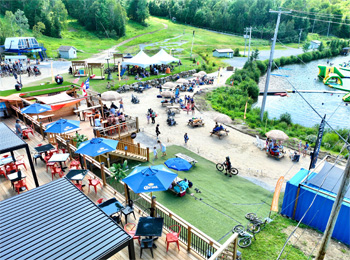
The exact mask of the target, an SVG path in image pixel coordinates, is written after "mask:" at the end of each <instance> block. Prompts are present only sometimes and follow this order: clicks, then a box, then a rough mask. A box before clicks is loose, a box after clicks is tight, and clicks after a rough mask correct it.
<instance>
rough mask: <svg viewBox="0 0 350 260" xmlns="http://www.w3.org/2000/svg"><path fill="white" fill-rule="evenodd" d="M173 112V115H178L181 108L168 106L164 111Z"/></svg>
mask: <svg viewBox="0 0 350 260" xmlns="http://www.w3.org/2000/svg"><path fill="white" fill-rule="evenodd" d="M171 110H174V112H175V113H180V112H181V108H180V107H179V106H168V107H167V108H166V111H167V112H168V111H171Z"/></svg>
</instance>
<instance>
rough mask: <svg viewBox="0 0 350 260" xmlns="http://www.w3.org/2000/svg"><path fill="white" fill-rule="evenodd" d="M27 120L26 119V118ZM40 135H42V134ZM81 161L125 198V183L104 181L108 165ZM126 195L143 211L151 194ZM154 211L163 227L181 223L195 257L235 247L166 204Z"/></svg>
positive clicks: (71, 149)
mask: <svg viewBox="0 0 350 260" xmlns="http://www.w3.org/2000/svg"><path fill="white" fill-rule="evenodd" d="M12 108H13V109H14V111H16V112H17V114H18V116H19V117H24V118H26V119H27V120H28V121H30V124H34V125H36V126H39V128H38V127H35V128H34V130H35V131H36V132H38V133H39V134H41V132H42V131H45V129H46V128H45V126H42V124H40V123H39V122H37V121H36V120H35V119H33V118H32V117H26V115H25V114H22V113H21V111H20V110H19V109H17V108H16V107H12ZM27 123H28V122H27ZM43 136H44V135H43ZM55 141H56V142H57V143H58V144H59V145H61V146H64V147H65V148H66V149H67V151H68V152H69V153H71V155H72V154H73V153H74V152H75V151H76V149H77V148H76V147H75V146H74V145H73V144H72V143H71V142H70V141H69V140H66V139H65V138H64V137H63V136H60V135H56V136H55ZM83 161H84V165H85V166H87V168H90V169H91V174H93V175H95V177H97V178H100V179H102V183H103V185H104V186H105V187H106V188H108V189H110V190H111V191H112V192H113V193H114V194H117V193H118V194H119V196H124V197H125V199H127V196H126V192H125V185H124V183H123V182H119V183H117V184H116V185H115V186H114V187H111V186H110V185H109V184H107V181H106V179H107V178H106V175H107V176H111V174H112V173H111V172H110V171H109V170H108V168H107V167H106V166H105V164H104V163H103V162H98V161H97V160H95V159H94V158H92V157H90V156H83ZM94 172H97V173H99V174H100V176H101V177H99V176H97V175H96V174H95V173H94ZM129 194H130V199H131V200H133V201H134V205H135V207H136V209H137V210H139V211H140V212H146V211H147V210H148V209H149V208H150V207H151V198H150V197H149V196H148V195H146V194H136V193H134V192H133V191H131V190H130V192H129ZM156 213H157V215H158V216H160V217H162V218H164V229H165V230H169V227H170V226H172V225H179V226H180V227H181V233H180V240H181V241H182V242H183V243H184V244H185V245H186V246H187V250H188V251H191V252H192V253H193V254H195V255H198V257H200V258H202V259H208V258H209V257H210V256H211V255H213V254H214V255H216V254H215V253H217V252H218V251H219V250H220V253H217V254H218V256H222V255H223V254H224V252H226V251H229V252H235V250H236V247H235V249H234V251H232V250H233V249H232V250H231V249H230V248H231V242H232V241H233V240H234V238H233V237H231V238H230V239H229V240H228V241H230V242H226V243H225V244H224V245H226V246H225V247H224V246H223V245H221V244H220V243H219V242H217V241H216V240H215V239H213V238H211V237H210V236H208V235H206V234H205V233H203V232H202V231H201V230H199V229H198V228H196V227H195V226H193V225H191V224H190V223H188V222H187V221H186V220H184V219H182V218H181V217H180V216H178V215H177V214H175V213H174V212H172V211H170V210H169V209H168V208H166V207H165V206H163V205H162V204H160V203H157V208H156ZM225 254H226V255H228V256H229V255H230V254H229V253H225ZM210 259H215V258H213V257H211V258H210ZM224 259H233V258H224Z"/></svg>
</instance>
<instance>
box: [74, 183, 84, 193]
mask: <svg viewBox="0 0 350 260" xmlns="http://www.w3.org/2000/svg"><path fill="white" fill-rule="evenodd" d="M74 185H75V187H77V188H78V189H79V190H81V191H83V185H82V184H81V183H74Z"/></svg>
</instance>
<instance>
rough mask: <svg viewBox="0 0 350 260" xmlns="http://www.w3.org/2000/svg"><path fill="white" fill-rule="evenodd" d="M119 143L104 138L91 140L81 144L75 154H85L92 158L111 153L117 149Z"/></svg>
mask: <svg viewBox="0 0 350 260" xmlns="http://www.w3.org/2000/svg"><path fill="white" fill-rule="evenodd" d="M118 142H119V141H116V140H112V139H106V138H92V139H91V140H88V141H85V142H82V143H81V144H80V145H79V147H78V150H76V151H75V153H80V154H85V155H89V156H92V157H95V156H98V155H101V154H104V153H108V152H112V151H114V150H115V149H116V148H117V145H118Z"/></svg>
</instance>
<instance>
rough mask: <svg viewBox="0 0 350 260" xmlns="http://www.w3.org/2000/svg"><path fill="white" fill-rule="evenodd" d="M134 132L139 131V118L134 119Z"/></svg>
mask: <svg viewBox="0 0 350 260" xmlns="http://www.w3.org/2000/svg"><path fill="white" fill-rule="evenodd" d="M136 132H137V133H138V132H140V129H139V118H138V117H136Z"/></svg>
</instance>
